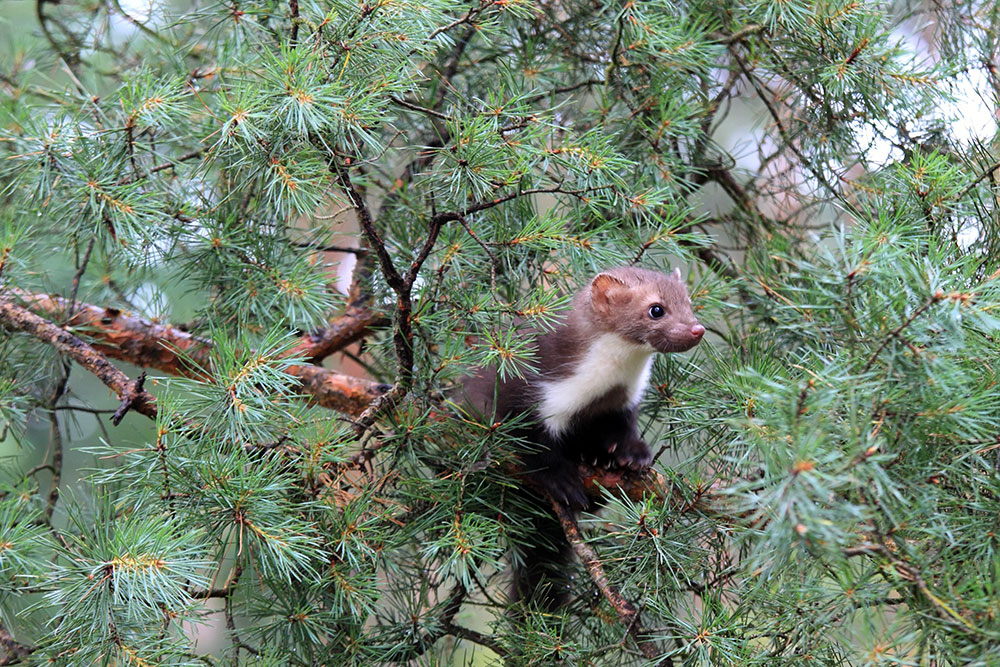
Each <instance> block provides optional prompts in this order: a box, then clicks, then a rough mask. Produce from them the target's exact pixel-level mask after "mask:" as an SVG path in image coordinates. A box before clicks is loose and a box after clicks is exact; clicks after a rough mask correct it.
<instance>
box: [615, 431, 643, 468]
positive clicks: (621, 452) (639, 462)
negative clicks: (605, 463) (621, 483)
mask: <svg viewBox="0 0 1000 667" xmlns="http://www.w3.org/2000/svg"><path fill="white" fill-rule="evenodd" d="M608 455H609V456H610V457H611V461H612V463H613V467H616V468H628V469H629V470H642V469H643V468H646V467H648V466H649V464H650V463H652V462H653V454H652V452H650V451H649V446H648V445H647V444H646V443H645V442H643V441H642V440H641V439H639V438H632V439H628V440H625V441H624V442H621V443H611V445H609V446H608Z"/></svg>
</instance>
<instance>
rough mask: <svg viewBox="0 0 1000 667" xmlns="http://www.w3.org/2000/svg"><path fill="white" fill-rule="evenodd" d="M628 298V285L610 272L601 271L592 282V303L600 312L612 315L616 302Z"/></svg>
mask: <svg viewBox="0 0 1000 667" xmlns="http://www.w3.org/2000/svg"><path fill="white" fill-rule="evenodd" d="M623 297H624V298H628V285H626V284H625V282H624V281H623V280H621V279H620V278H616V277H615V276H612V275H611V274H608V273H599V274H597V277H596V278H594V280H593V282H591V283H590V303H591V304H592V305H593V306H594V310H595V311H597V312H598V313H603V314H605V315H611V314H612V312H613V310H614V306H615V304H616V303H619V302H620V301H621V300H622V298H623Z"/></svg>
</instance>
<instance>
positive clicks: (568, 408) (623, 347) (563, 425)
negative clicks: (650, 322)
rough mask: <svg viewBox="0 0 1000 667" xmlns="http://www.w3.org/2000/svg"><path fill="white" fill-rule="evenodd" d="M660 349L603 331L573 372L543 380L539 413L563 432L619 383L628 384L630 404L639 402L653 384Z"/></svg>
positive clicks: (548, 425) (550, 426)
mask: <svg viewBox="0 0 1000 667" xmlns="http://www.w3.org/2000/svg"><path fill="white" fill-rule="evenodd" d="M655 352H656V350H654V349H653V347H652V346H651V345H637V344H635V343H632V342H630V341H627V340H625V339H624V338H622V337H621V336H618V335H616V334H603V335H602V336H600V337H599V338H597V339H596V340H594V342H592V343H591V344H590V347H588V348H587V351H586V352H585V353H584V355H583V357H582V358H581V359H580V360H579V361H578V362H577V364H576V367H575V368H574V369H573V372H572V374H570V375H568V376H566V377H564V378H562V379H559V380H552V381H547V382H546V381H543V382H542V383H541V384H540V386H541V393H540V396H539V399H540V400H539V405H538V413H539V416H540V417H541V418H542V422H543V423H544V424H545V429H546V430H547V431H548V432H549V433H550V434H552V435H559V434H560V433H562V432H564V431H565V430H566V429H567V428H569V425H570V422H571V421H572V419H573V415H575V414H576V413H577V412H579V411H581V410H583V409H584V408H585V407H587V406H588V405H590V404H591V403H592V402H594V401H595V400H597V399H598V398H600V397H601V396H603V395H604V394H606V393H608V392H609V391H611V390H612V389H614V388H615V387H624V388H625V393H626V395H627V396H628V404H629V406H635V405H637V404H638V403H639V400H640V399H641V398H642V394H643V392H645V391H646V385H647V384H649V371H650V369H651V368H652V365H653V354H654V353H655Z"/></svg>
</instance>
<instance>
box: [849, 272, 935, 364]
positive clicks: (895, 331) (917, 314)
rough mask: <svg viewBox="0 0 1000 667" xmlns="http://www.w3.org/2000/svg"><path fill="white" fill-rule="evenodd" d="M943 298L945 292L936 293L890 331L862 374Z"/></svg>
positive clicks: (869, 359)
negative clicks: (895, 340)
mask: <svg viewBox="0 0 1000 667" xmlns="http://www.w3.org/2000/svg"><path fill="white" fill-rule="evenodd" d="M943 298H944V293H943V292H940V291H938V292H935V293H934V294H933V295H932V296H931V298H930V299H928V300H927V301H926V302H925V303H924V305H922V306H920V307H919V308H917V309H916V310H915V311H913V312H912V313H911V314H910V316H909V317H907V318H906V319H905V320H903V323H902V324H900V325H899V326H898V327H896V328H895V329H893V330H892V331H890V332H889V335H888V336H886V337H885V338H884V339H883V340H882V344H881V345H879V346H878V349H877V350H875V352H873V353H872V356H871V357H869V358H868V362H867V363H866V364H865V367H864V368H862V369H861V372H862V373H867V372H868V370H869V369H870V368H871V367H872V365H873V364H874V363H875V360H876V359H878V355H880V354H881V353H882V350H884V349H885V346H886V345H888V344H889V341H890V340H891V339H893V338H898V337H899V334H900V333H901V332H902V331H903V329H905V328H906V327H908V326H909V325H910V323H912V322H913V320H915V319H917V318H918V317H920V315H922V314H923V312H924V311H925V310H927V309H928V308H930V307H931V306H933V305H934V304H935V303H937V302H938V301H940V300H941V299H943Z"/></svg>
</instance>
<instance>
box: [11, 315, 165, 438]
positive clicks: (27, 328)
mask: <svg viewBox="0 0 1000 667" xmlns="http://www.w3.org/2000/svg"><path fill="white" fill-rule="evenodd" d="M0 297H2V295H0ZM0 325H3V327H4V328H7V329H10V330H12V331H22V332H24V333H26V334H28V335H30V336H33V337H34V338H37V339H38V340H40V341H42V342H45V343H48V344H50V345H51V346H52V347H54V348H56V349H57V350H59V351H60V352H62V353H63V354H65V355H67V356H69V357H70V358H72V359H73V360H74V361H76V362H77V363H78V364H80V365H81V366H83V367H84V368H86V369H87V370H88V371H90V372H91V373H93V374H94V375H96V376H97V378H98V379H99V380H100V381H101V382H103V383H104V384H105V385H106V386H107V387H108V388H110V389H111V390H112V391H113V392H115V394H117V395H118V398H120V399H121V400H125V399H126V398H131V399H132V409H134V410H135V411H136V412H139V413H141V414H144V415H146V416H147V417H149V418H151V419H155V418H156V399H155V398H153V396H152V394H149V393H148V392H142V393H141V394H139V395H133V385H132V380H130V379H129V377H128V376H127V375H125V373H123V372H122V371H120V370H118V369H117V368H115V366H114V365H113V364H112V363H111V362H110V361H108V360H107V358H106V357H105V356H104V355H103V354H101V352H100V351H98V350H97V349H95V347H92V346H90V345H88V344H87V343H85V342H84V341H83V340H81V339H80V338H78V337H76V336H74V335H73V334H71V333H69V332H68V331H66V330H64V329H61V328H60V327H58V326H56V325H55V324H53V323H51V322H49V321H48V320H46V319H44V318H42V317H39V316H38V315H35V314H34V313H32V312H31V311H29V310H27V309H25V308H22V307H21V306H18V305H17V304H15V303H13V302H11V301H7V300H3V299H2V298H0Z"/></svg>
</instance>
